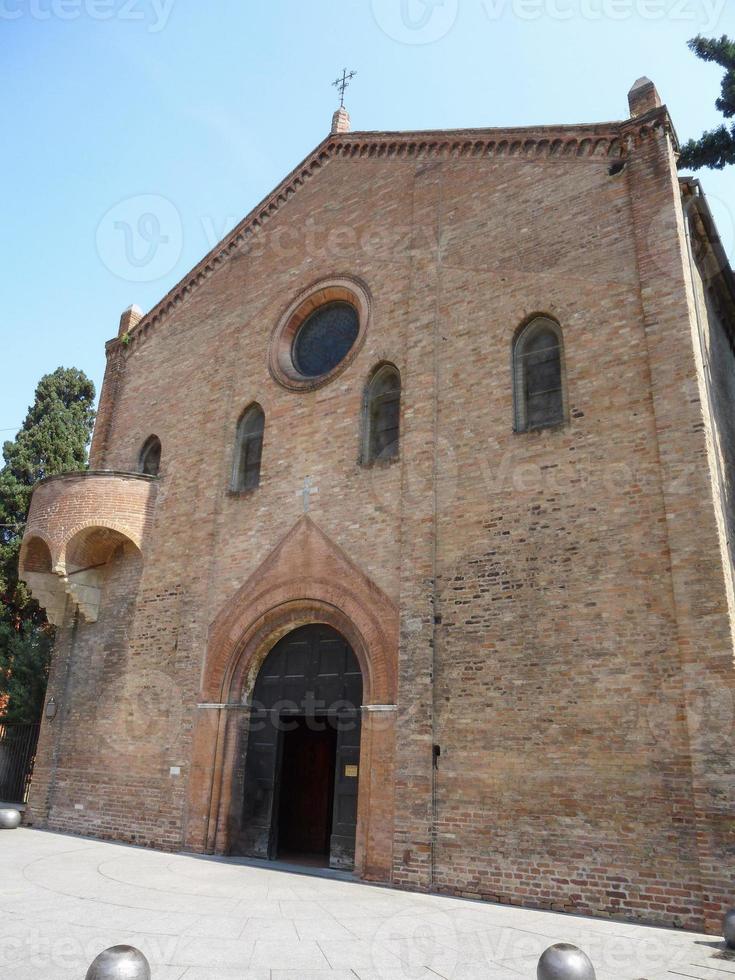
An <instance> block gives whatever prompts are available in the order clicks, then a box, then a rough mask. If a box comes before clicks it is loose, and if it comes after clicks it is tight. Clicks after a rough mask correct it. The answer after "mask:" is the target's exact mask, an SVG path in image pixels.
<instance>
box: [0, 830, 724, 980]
mask: <svg viewBox="0 0 735 980" xmlns="http://www.w3.org/2000/svg"><path fill="white" fill-rule="evenodd" d="M0 868H1V869H2V872H1V877H0V910H1V911H0V915H1V916H2V918H1V920H0V975H2V976H3V977H8V978H12V980H82V978H83V977H84V975H85V972H86V969H87V966H88V965H89V963H90V962H91V960H92V959H93V958H94V956H95V955H96V954H97V953H98V952H99V951H101V950H102V949H104V948H106V947H108V946H112V945H116V944H119V943H131V944H133V945H135V946H138V947H139V948H140V949H142V950H143V952H144V953H145V954H146V955H147V956H148V958H149V960H150V962H151V964H152V970H153V980H183V978H185V980H317V978H324V980H355V978H356V977H357V978H359V980H436V978H437V977H440V978H441V977H443V978H446V980H482V978H496V980H517V978H521V977H524V978H528V980H533V978H535V976H536V964H537V961H538V957H539V955H540V954H541V952H542V951H543V950H544V949H545V948H546V947H547V946H549V945H550V944H552V943H553V942H559V941H568V942H573V943H576V944H577V945H579V946H581V947H583V948H584V949H585V951H586V952H587V953H588V954H589V955H590V956H591V958H592V959H593V962H594V963H595V966H596V968H597V977H598V980H640V978H646V980H659V978H661V980H663V978H670V980H673V978H676V977H679V978H681V977H685V978H686V977H694V978H699V980H727V978H728V977H730V976H732V977H733V978H735V958H732V959H731V958H729V957H728V954H727V953H726V952H725V951H724V948H723V945H722V944H721V943H718V942H716V941H715V940H713V939H712V938H711V937H707V936H702V935H696V934H694V933H683V932H672V931H669V930H666V929H658V928H648V927H644V926H635V925H626V924H623V923H619V922H610V921H604V920H596V919H587V918H580V917H575V916H567V915H562V914H557V913H554V912H535V911H529V910H520V909H516V908H509V907H505V906H499V905H489V904H481V903H478V902H472V901H465V900H462V899H453V898H444V897H438V896H427V895H416V894H410V893H407V892H401V891H392V890H389V889H386V888H382V887H375V886H371V885H366V884H362V883H358V882H352V881H349V880H340V879H339V878H324V877H313V876H308V875H303V874H297V873H292V872H289V871H282V870H276V869H274V868H266V867H253V866H249V865H245V864H241V863H231V862H229V861H225V860H220V859H212V858H202V857H197V856H190V855H172V854H163V853H159V852H155V851H146V850H140V849H137V848H132V847H125V846H121V845H116V844H107V843H101V842H98V841H92V840H86V839H80V838H76V837H66V836H62V835H58V834H51V833H45V832H42V831H33V830H26V829H21V830H17V831H6V832H4V833H2V834H0Z"/></svg>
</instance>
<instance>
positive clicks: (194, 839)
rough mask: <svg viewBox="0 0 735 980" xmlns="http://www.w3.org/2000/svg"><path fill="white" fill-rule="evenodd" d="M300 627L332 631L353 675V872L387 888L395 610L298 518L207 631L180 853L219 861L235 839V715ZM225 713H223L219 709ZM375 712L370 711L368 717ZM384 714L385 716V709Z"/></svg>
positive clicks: (242, 720)
mask: <svg viewBox="0 0 735 980" xmlns="http://www.w3.org/2000/svg"><path fill="white" fill-rule="evenodd" d="M307 623H325V624H327V625H329V626H332V627H333V628H334V629H336V630H337V631H338V632H339V633H341V634H342V636H344V638H345V639H346V640H347V641H348V642H349V644H350V645H351V647H352V649H353V650H354V652H355V655H356V656H357V659H358V662H359V664H360V668H361V671H362V675H363V683H364V704H365V705H366V710H365V717H364V719H363V741H362V750H361V751H362V765H361V774H360V785H359V794H360V795H359V804H358V808H359V812H358V831H357V850H356V870H357V871H358V872H359V873H361V874H362V875H363V876H364V877H367V878H372V879H378V880H387V878H388V877H389V874H390V867H391V854H390V850H391V840H392V812H393V810H392V807H393V783H394V776H393V757H394V731H395V715H396V712H395V710H391V708H390V706H395V704H396V683H397V680H396V678H397V661H398V611H397V608H396V606H395V604H394V603H393V602H392V601H391V600H390V598H389V597H388V596H387V595H386V594H385V593H384V592H383V591H382V590H381V589H380V588H379V587H378V586H377V585H375V583H374V582H372V581H371V580H370V579H368V578H367V576H366V575H365V574H364V573H363V572H362V571H361V570H360V569H359V568H358V567H357V566H356V565H355V564H354V563H353V562H351V561H350V560H349V558H348V557H347V556H346V555H345V553H344V552H343V551H342V550H341V549H340V548H339V547H338V546H337V545H335V544H334V542H332V541H331V540H330V539H329V538H328V537H327V535H325V534H324V532H323V531H321V530H320V528H318V527H317V525H316V524H314V522H313V521H312V520H311V519H310V518H309V517H303V518H301V520H300V521H299V522H298V523H297V524H296V525H295V527H294V528H293V529H292V530H291V532H289V534H288V535H287V536H286V538H285V539H284V540H283V541H282V542H281V544H280V545H279V546H278V547H277V548H276V549H275V550H274V551H273V552H272V553H271V555H270V556H269V557H268V558H267V559H266V561H265V562H264V563H263V564H262V565H261V566H260V567H259V568H258V569H257V570H256V572H255V573H254V574H253V575H251V576H250V578H249V579H248V580H247V581H246V582H245V583H244V584H243V586H242V587H241V588H240V589H239V590H238V591H237V592H236V593H235V595H234V596H233V597H232V598H231V599H230V600H228V601H227V603H225V605H224V606H223V608H222V610H221V612H220V613H219V615H218V616H217V618H216V619H215V621H214V623H213V624H212V626H211V628H210V633H209V642H208V647H207V656H206V662H205V665H204V673H203V679H202V687H201V693H200V699H199V700H200V705H201V707H200V708H199V709H198V710H197V716H196V719H195V721H196V724H195V731H194V748H193V758H192V771H191V775H190V784H189V807H188V820H187V827H186V831H185V843H186V846H188V847H190V848H192V849H196V850H205V851H208V852H212V851H214V852H216V853H227V851H228V849H229V846H230V842H231V841H232V839H233V835H234V833H235V832H236V824H237V814H238V807H239V806H240V804H241V800H239V799H238V796H237V794H238V791H239V787H240V784H241V776H242V765H243V761H244V753H245V747H246V740H247V724H246V719H247V713H246V711H245V710H243V708H242V706H243V704H245V703H246V702H247V700H248V698H249V696H250V694H251V693H252V690H253V687H254V685H255V679H256V677H257V674H258V671H259V669H260V667H261V665H262V663H263V661H264V660H265V657H266V656H267V654H268V653H269V651H270V650H271V649H272V648H273V646H274V645H275V644H276V643H277V642H278V640H279V639H280V638H281V637H282V636H285V635H286V634H287V633H289V632H291V630H293V629H295V628H297V627H298V626H303V625H305V624H307ZM224 705H227V707H222V706H224ZM374 706H379V709H380V710H376V711H374V710H371V708H372V707H374ZM386 708H387V710H386Z"/></svg>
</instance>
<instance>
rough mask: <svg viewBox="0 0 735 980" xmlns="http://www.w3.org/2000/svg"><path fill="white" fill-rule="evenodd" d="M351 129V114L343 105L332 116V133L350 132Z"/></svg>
mask: <svg viewBox="0 0 735 980" xmlns="http://www.w3.org/2000/svg"><path fill="white" fill-rule="evenodd" d="M349 131H350V114H349V112H348V111H347V110H346V109H345V107H344V106H342V107H341V108H340V109H337V111H336V112H335V114H334V115H333V116H332V133H349Z"/></svg>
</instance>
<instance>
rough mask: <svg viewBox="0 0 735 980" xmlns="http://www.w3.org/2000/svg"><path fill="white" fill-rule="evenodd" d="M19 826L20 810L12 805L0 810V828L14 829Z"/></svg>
mask: <svg viewBox="0 0 735 980" xmlns="http://www.w3.org/2000/svg"><path fill="white" fill-rule="evenodd" d="M16 827H20V810H15V809H13V808H12V807H8V808H4V809H2V810H0V830H15V829H16Z"/></svg>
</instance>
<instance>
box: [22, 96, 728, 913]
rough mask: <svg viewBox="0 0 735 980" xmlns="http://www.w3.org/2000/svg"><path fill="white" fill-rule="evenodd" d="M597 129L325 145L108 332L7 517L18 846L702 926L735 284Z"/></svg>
mask: <svg viewBox="0 0 735 980" xmlns="http://www.w3.org/2000/svg"><path fill="white" fill-rule="evenodd" d="M629 98H630V116H629V118H626V119H625V120H623V121H620V122H611V123H603V124H594V125H575V126H545V127H535V128H518V129H503V130H501V129H486V130H462V131H442V132H406V133H380V132H377V133H368V132H351V131H350V128H349V118H348V116H347V114H346V112H345V111H339V112H338V113H336V114H335V120H334V124H333V127H332V132H331V133H330V135H329V136H328V137H327V138H326V139H325V140H324V141H323V142H322V143H321V144H320V145H319V146H318V147H317V148H316V149H315V150H314V151H313V152H312V153H311V154H310V155H309V156H308V157H307V158H306V160H305V161H304V162H303V163H302V164H301V165H299V167H297V168H296V170H294V171H293V172H292V173H291V174H290V175H289V176H288V177H287V178H286V179H285V180H284V181H283V182H282V183H281V184H280V185H279V186H278V187H277V188H276V189H275V190H274V191H273V193H272V194H271V195H270V196H269V197H268V198H267V199H266V200H265V201H264V202H263V203H262V204H261V205H259V206H258V208H256V209H255V210H254V211H253V212H252V213H251V214H250V215H248V217H247V218H246V219H245V220H244V221H243V222H242V223H241V224H240V225H238V226H237V227H236V228H235V229H234V231H232V232H231V233H230V234H229V235H228V236H227V237H226V238H225V239H224V240H223V241H222V242H221V243H220V244H219V245H218V246H217V247H216V248H215V249H214V250H213V251H212V252H211V253H210V254H209V255H207V256H206V257H205V258H204V259H203V260H202V261H201V262H200V263H199V265H197V266H196V267H195V268H194V269H193V270H192V271H191V272H190V273H189V274H188V275H187V276H186V277H185V278H184V279H183V280H182V282H180V283H179V284H178V285H177V286H176V287H175V288H174V289H173V290H172V291H171V292H170V293H169V294H168V295H167V296H166V297H165V298H164V299H163V300H162V301H161V302H160V303H159V304H158V305H157V306H156V307H155V308H154V309H152V310H151V311H150V312H149V313H148V314H146V315H145V316H143V315H142V314H141V313H140V311H139V310H137V308H130V309H129V310H127V311H126V312H125V313H124V314H123V317H122V320H121V324H120V332H119V336H118V337H117V338H116V339H114V340H111V341H110V342H109V343H108V344H107V369H106V374H105V380H104V386H103V389H102V393H101V400H100V406H99V415H98V419H97V425H96V429H95V433H94V438H93V443H92V448H91V458H90V469H89V471H88V472H85V473H78V474H68V475H65V476H60V477H54V478H51V479H49V480H46V481H44V482H42V483H41V484H40V485H39V486H38V487H37V488H36V490H35V493H34V497H33V502H32V506H31V511H30V515H29V519H28V524H27V529H26V534H25V537H24V542H23V547H22V552H21V574H22V576H23V577H24V579H25V580H26V581H27V582H28V583H29V585H30V586H31V588H32V590H33V592H34V594H35V595H36V596H37V598H38V599H39V601H40V602H41V603H42V605H43V606H44V607H45V608H46V610H47V612H48V615H49V617H50V619H51V620H52V621H53V622H54V623H56V624H57V627H58V630H57V641H56V647H55V653H54V660H53V666H52V672H51V678H50V683H49V690H48V695H47V700H48V704H47V709H46V717H45V719H44V723H43V727H42V733H41V739H40V743H39V750H38V755H37V760H36V766H35V772H34V776H33V784H32V789H31V798H30V803H29V808H28V813H27V822H29V823H32V824H33V825H34V826H36V827H44V828H49V829H52V830H61V831H65V832H71V833H79V834H86V835H93V836H96V837H102V838H109V839H114V840H121V841H127V842H132V843H136V844H141V845H146V846H153V847H159V848H164V849H170V850H179V849H185V850H190V851H195V852H206V853H218V854H241V855H249V856H251V857H260V858H263V859H266V860H269V859H277V858H286V859H292V860H298V857H299V855H300V854H301V853H302V852H303V853H304V854H309V855H311V856H312V858H314V855H316V856H317V858H316V859H318V860H321V861H322V862H323V863H324V864H331V865H332V866H334V867H342V868H345V867H347V868H353V867H354V871H355V874H356V875H358V876H360V877H362V878H364V879H368V880H374V881H381V882H387V883H392V884H393V885H395V886H398V887H406V888H414V889H425V890H434V891H440V892H445V893H454V894H461V895H468V896H476V897H481V898H488V899H492V900H499V901H503V902H512V903H516V904H523V905H528V906H533V907H540V908H548V907H552V908H558V909H566V910H571V911H579V912H586V913H592V914H600V915H607V916H620V917H625V918H631V919H632V918H637V919H641V920H644V921H650V922H657V923H662V924H674V923H675V924H680V925H683V926H686V927H694V928H702V927H706V928H708V929H712V930H715V931H716V930H717V929H718V928H719V920H720V917H721V914H722V912H723V910H724V909H725V908H726V907H728V906H730V905H732V904H733V902H734V901H735V880H734V879H735V829H734V823H733V821H734V818H735V806H734V803H735V781H734V772H735V753H734V752H733V715H734V711H735V699H734V697H733V695H734V693H735V684H734V680H735V677H734V667H733V632H732V612H733V575H732V573H733V565H732V556H731V551H730V549H731V543H732V531H733V515H734V514H735V509H734V501H733V473H734V470H733V451H734V447H735V431H734V429H735V415H734V414H733V405H734V404H735V370H734V367H735V361H734V360H733V357H734V355H733V344H734V343H735V318H734V316H733V311H734V309H735V305H734V304H735V283H734V282H733V277H732V273H731V271H730V268H729V265H728V264H727V260H726V258H725V256H724V252H723V250H722V246H721V245H720V242H719V239H718V237H717V234H716V232H715V229H714V226H713V224H712V220H711V216H710V213H709V211H708V208H707V205H706V202H705V200H704V197H703V196H702V194H701V190H700V188H699V185H698V183H697V182H696V181H693V180H691V179H683V180H680V179H679V177H678V176H677V171H676V151H677V138H676V134H675V131H674V128H673V126H672V123H671V120H670V118H669V114H668V112H667V110H666V107H665V106H663V105H662V104H661V102H660V99H659V98H658V95H657V93H656V90H655V88H654V87H653V85H652V84H651V83H650V82H648V81H647V80H645V79H642V80H641V81H640V82H639V83H637V84H636V86H635V87H634V88H633V90H631V93H630V97H629Z"/></svg>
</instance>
